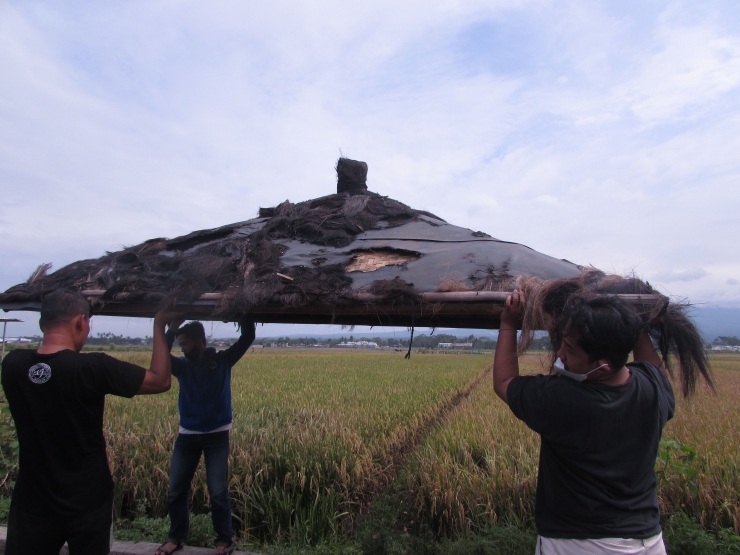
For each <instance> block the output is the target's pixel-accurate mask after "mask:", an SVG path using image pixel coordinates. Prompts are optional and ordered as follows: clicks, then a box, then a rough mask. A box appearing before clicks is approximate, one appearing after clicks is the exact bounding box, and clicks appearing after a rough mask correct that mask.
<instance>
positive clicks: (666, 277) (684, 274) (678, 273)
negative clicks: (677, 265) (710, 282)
mask: <svg viewBox="0 0 740 555" xmlns="http://www.w3.org/2000/svg"><path fill="white" fill-rule="evenodd" d="M707 275H709V274H708V272H707V271H706V270H705V269H704V268H690V269H688V270H663V271H660V272H658V273H656V274H654V275H653V280H655V281H657V282H672V281H696V280H698V279H702V278H703V277H705V276H707Z"/></svg>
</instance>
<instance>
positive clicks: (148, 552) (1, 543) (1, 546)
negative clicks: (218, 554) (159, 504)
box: [0, 526, 258, 555]
mask: <svg viewBox="0 0 740 555" xmlns="http://www.w3.org/2000/svg"><path fill="white" fill-rule="evenodd" d="M6 532H7V530H6V528H5V526H0V555H5V534H6ZM157 547H159V544H158V543H147V542H117V541H114V542H113V545H112V547H111V550H110V555H154V552H155V551H156V550H157ZM175 553H177V555H213V548H205V547H184V548H183V549H181V550H180V551H176V552H175ZM59 555H69V551H68V550H67V546H66V545H65V546H64V547H63V548H62V550H61V551H60V552H59ZM234 555H258V554H257V553H252V552H248V551H234Z"/></svg>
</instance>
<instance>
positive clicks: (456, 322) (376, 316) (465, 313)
mask: <svg viewBox="0 0 740 555" xmlns="http://www.w3.org/2000/svg"><path fill="white" fill-rule="evenodd" d="M81 293H82V295H84V296H85V297H88V298H89V299H91V300H97V299H99V298H100V297H102V296H103V295H104V294H105V290H102V289H87V290H83V291H81ZM510 294H511V292H510V291H454V292H426V293H420V294H419V299H420V300H421V301H422V302H413V303H412V302H411V301H409V300H406V301H397V302H393V301H389V300H388V299H386V298H385V297H380V296H378V295H373V294H371V293H364V292H358V293H356V294H355V299H356V301H359V302H355V303H353V304H351V305H332V306H328V305H312V306H302V307H289V306H284V305H282V304H279V303H274V304H272V303H271V304H265V305H262V306H259V307H255V308H254V309H253V311H252V314H253V315H254V317H255V319H256V320H257V321H258V322H263V323H281V324H341V325H350V326H353V325H357V326H418V327H450V328H480V329H496V328H498V327H499V324H500V316H501V312H502V311H503V305H504V302H505V301H506V297H508V296H509V295H510ZM614 296H616V297H619V298H621V299H623V300H625V301H626V302H628V303H630V304H634V305H643V306H652V305H654V304H655V303H657V302H659V300H660V299H659V297H657V296H654V295H624V294H622V295H614ZM126 297H128V294H127V293H118V294H116V295H115V297H114V298H113V299H111V300H108V299H106V300H105V301H100V302H98V303H94V304H93V314H99V315H105V316H124V317H138V318H152V317H153V316H154V314H155V312H156V310H157V306H155V305H153V304H146V303H137V302H130V301H127V300H126ZM222 298H223V293H205V294H203V295H201V296H200V297H199V298H198V299H197V300H195V301H192V302H189V303H178V305H176V307H175V309H176V310H182V311H183V312H184V313H185V315H186V317H187V318H188V319H199V320H205V321H208V320H220V321H237V320H239V318H240V317H241V314H236V313H234V314H229V313H228V312H227V313H225V314H223V313H219V315H218V316H214V314H213V312H214V309H215V308H216V306H217V305H218V304H219V302H220V301H221V299H222ZM0 308H2V309H5V310H6V311H7V310H34V311H38V310H40V308H41V303H40V302H39V301H30V302H14V303H0Z"/></svg>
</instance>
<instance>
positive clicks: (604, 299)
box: [553, 296, 642, 369]
mask: <svg viewBox="0 0 740 555" xmlns="http://www.w3.org/2000/svg"><path fill="white" fill-rule="evenodd" d="M641 332H642V319H641V318H640V317H639V316H638V315H637V313H636V312H635V311H634V310H632V308H631V307H630V306H629V305H628V304H627V303H625V302H624V301H623V300H622V299H619V298H617V297H614V296H598V297H591V298H588V297H580V296H576V297H573V298H571V299H570V300H569V301H568V303H567V304H566V306H565V309H564V310H563V313H562V315H561V317H560V319H559V320H558V324H557V326H556V329H555V333H554V334H553V347H555V348H556V349H558V348H559V347H560V344H561V343H562V340H563V337H569V336H573V337H574V338H575V339H576V344H577V345H578V346H579V347H580V348H581V349H583V350H584V351H585V352H586V354H587V355H589V356H590V357H591V358H592V359H593V360H598V359H606V360H608V361H609V362H610V363H611V365H612V367H613V368H614V369H618V368H621V367H622V366H624V365H625V364H626V363H627V358H628V357H629V354H630V352H631V351H632V349H634V347H635V344H636V343H637V339H638V338H639V337H640V333H641Z"/></svg>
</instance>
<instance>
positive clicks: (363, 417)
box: [105, 351, 490, 543]
mask: <svg viewBox="0 0 740 555" xmlns="http://www.w3.org/2000/svg"><path fill="white" fill-rule="evenodd" d="M147 356H148V355H147V354H146V353H130V354H122V355H121V357H122V358H126V359H127V360H130V361H132V362H137V363H141V364H146V362H147V359H146V357H147ZM489 362H490V361H489V359H488V358H487V357H480V356H454V355H449V356H445V355H441V356H440V355H416V354H415V355H413V356H412V357H411V359H410V360H404V359H403V355H400V354H399V353H393V354H391V353H372V352H363V353H361V354H355V353H331V352H316V351H302V352H295V351H291V352H278V353H265V354H252V353H250V354H249V355H247V356H245V357H244V359H242V361H240V362H239V364H237V366H236V367H235V368H234V371H233V381H232V392H233V405H234V426H233V429H232V433H231V446H232V447H231V482H230V492H231V497H232V503H233V511H234V513H235V515H236V517H237V519H238V520H239V522H241V525H242V526H241V528H242V530H241V531H242V533H243V534H245V535H247V534H248V535H250V536H252V537H256V538H259V539H263V540H278V539H299V540H301V541H306V542H309V543H310V542H314V541H317V540H319V539H322V538H327V537H332V536H335V535H336V534H338V533H339V532H340V530H347V529H349V528H351V524H352V519H353V516H354V515H356V514H357V513H358V512H359V511H360V510H361V508H362V507H363V505H364V504H365V503H366V502H367V501H368V500H369V499H370V498H371V496H372V494H373V493H374V492H375V491H377V490H378V489H379V488H381V487H383V486H384V485H385V484H386V482H387V481H388V480H389V477H390V476H391V474H389V472H388V469H389V468H390V467H392V465H393V462H394V457H396V456H397V454H399V453H401V452H402V451H403V450H404V449H405V448H406V447H407V445H408V444H409V442H410V441H411V440H412V438H413V437H414V434H415V433H417V432H418V431H419V430H421V429H423V428H424V426H426V425H428V424H429V422H431V421H432V420H433V419H434V418H435V417H436V416H437V414H438V412H439V411H440V409H442V408H443V407H445V406H446V405H447V404H449V402H450V401H451V400H452V399H453V398H454V397H455V396H457V395H459V394H460V393H461V392H464V391H465V390H466V389H468V388H469V387H470V384H471V383H473V382H474V381H475V380H476V378H478V377H480V376H481V375H482V374H483V372H485V370H486V368H487V366H488V364H489ZM177 425H178V421H177V385H174V386H173V388H172V390H171V391H170V392H168V393H166V394H163V395H158V396H142V397H135V398H134V399H132V400H129V399H119V398H113V397H110V398H109V400H108V405H107V407H106V421H105V429H106V433H107V437H108V442H109V450H110V461H111V469H112V471H113V475H114V478H115V482H116V490H115V495H116V497H115V499H116V508H117V510H118V514H119V515H124V516H125V515H128V514H131V513H132V512H136V511H138V512H141V511H142V510H144V509H145V510H146V512H147V514H149V515H150V516H165V515H166V506H167V485H168V468H169V456H170V453H171V449H172V445H173V443H174V440H175V437H176V433H177ZM206 491H207V490H206V488H205V472H204V469H203V468H202V467H201V469H200V470H199V472H198V474H197V475H196V481H195V487H194V491H193V502H194V512H196V513H198V512H206V511H207V503H208V500H207V493H206Z"/></svg>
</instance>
